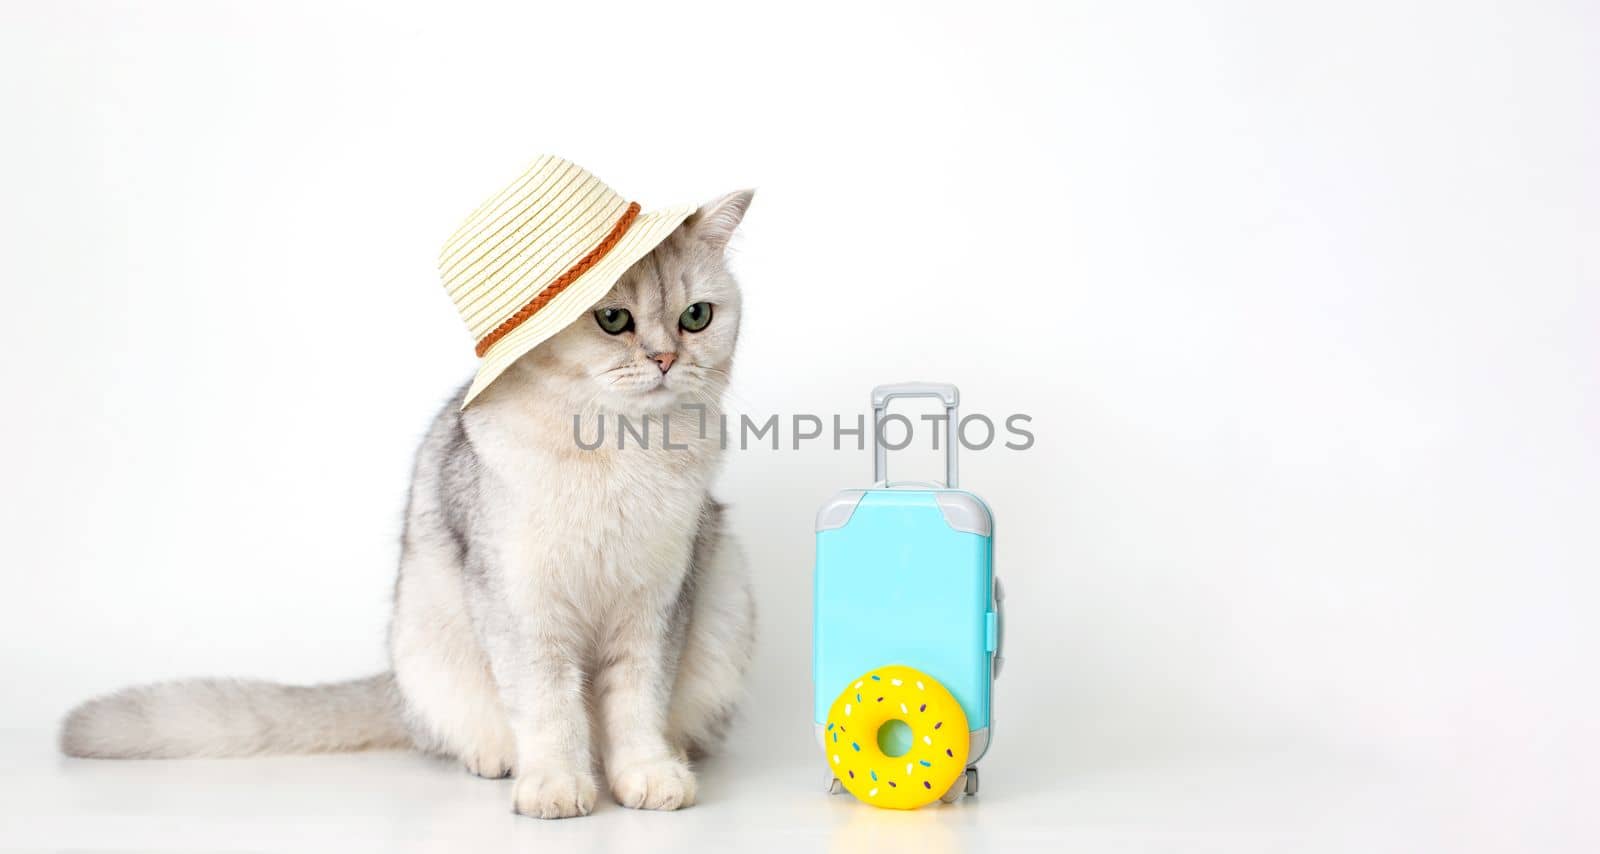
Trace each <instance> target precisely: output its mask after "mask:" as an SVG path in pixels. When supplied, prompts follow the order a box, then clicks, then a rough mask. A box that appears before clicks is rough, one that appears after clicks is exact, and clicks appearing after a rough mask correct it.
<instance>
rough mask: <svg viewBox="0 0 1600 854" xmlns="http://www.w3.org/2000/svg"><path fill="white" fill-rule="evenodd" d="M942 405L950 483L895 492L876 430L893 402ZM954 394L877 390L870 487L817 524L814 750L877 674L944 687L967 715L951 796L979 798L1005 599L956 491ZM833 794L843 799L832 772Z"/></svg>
mask: <svg viewBox="0 0 1600 854" xmlns="http://www.w3.org/2000/svg"><path fill="white" fill-rule="evenodd" d="M904 397H936V398H938V399H939V400H940V401H941V402H942V403H943V404H944V407H945V414H946V416H947V420H946V422H945V425H944V426H945V437H944V443H943V444H944V449H945V483H944V485H943V486H940V485H937V484H923V483H895V482H891V481H889V480H888V475H887V473H886V463H887V450H886V448H885V447H884V445H883V443H882V442H880V441H877V440H876V433H877V429H876V428H877V425H879V424H880V423H881V422H882V421H883V417H884V410H885V409H886V407H887V406H888V404H889V402H890V401H891V400H893V399H895V398H904ZM958 403H959V392H958V391H957V389H956V387H955V386H953V385H948V384H941V383H902V384H896V385H885V386H879V387H877V388H875V389H873V391H872V409H873V424H874V431H873V434H874V437H875V439H874V442H873V484H872V486H870V487H868V488H866V489H847V490H844V491H843V492H840V493H838V494H837V495H835V496H834V497H833V498H832V499H830V500H829V501H828V502H827V503H826V504H824V505H823V506H822V509H821V510H820V511H819V512H818V513H817V552H816V565H815V570H814V572H815V576H814V580H815V599H814V603H815V612H814V616H813V624H812V629H813V638H812V688H813V695H814V704H813V705H814V708H813V716H812V720H813V722H814V723H815V725H816V734H817V740H818V743H819V744H821V745H823V752H824V754H827V753H828V752H829V751H828V748H827V745H826V742H825V735H824V722H825V720H826V719H827V717H828V713H829V708H830V706H831V705H832V704H833V703H834V700H835V698H836V697H839V696H840V693H841V692H842V691H844V689H845V688H846V687H849V686H850V684H851V683H852V681H853V680H857V679H859V678H860V677H861V675H862V674H864V673H867V672H869V671H871V670H872V669H873V668H878V667H882V666H885V665H896V664H898V665H906V666H909V667H913V668H915V669H917V670H920V671H922V672H924V673H926V674H928V675H930V676H932V677H934V679H936V680H938V681H939V682H940V683H942V684H943V685H944V686H945V687H946V688H948V689H949V691H950V693H951V694H952V695H954V697H955V699H956V700H957V701H958V702H959V703H960V705H961V708H962V710H963V711H964V712H965V713H966V718H967V725H968V729H969V750H968V757H967V763H966V764H967V768H966V771H965V773H964V774H963V775H962V776H961V777H958V778H957V780H956V783H955V785H953V786H952V787H951V788H950V790H949V791H948V792H947V793H945V796H944V798H943V800H945V801H947V802H948V801H952V800H955V799H956V798H957V797H960V796H961V795H962V794H968V795H972V794H976V793H977V790H978V774H977V767H976V765H977V762H978V760H979V759H980V758H981V757H982V756H983V754H984V752H985V751H986V750H987V749H988V747H989V742H990V736H991V732H992V727H993V708H992V704H991V697H992V687H993V682H994V677H995V675H996V674H997V673H998V672H999V669H1000V663H1001V658H1000V646H1001V625H1000V623H1001V618H1000V602H1001V600H1002V598H1003V595H1002V593H1001V590H1000V586H999V583H998V581H997V580H996V579H995V577H994V570H993V558H994V520H993V517H992V515H991V514H990V512H989V508H988V506H987V505H985V504H984V503H983V501H982V499H980V498H978V496H976V495H974V494H972V493H971V492H968V491H966V490H963V489H958V488H957V487H956V474H957V469H956V453H957V448H958V443H957V440H958V436H959V432H958V431H959V427H958V425H959V421H958V419H957V404H958ZM828 781H829V791H832V792H838V791H840V789H841V786H840V783H839V780H838V779H837V778H836V777H835V776H834V774H833V769H832V768H831V767H830V769H829V774H828Z"/></svg>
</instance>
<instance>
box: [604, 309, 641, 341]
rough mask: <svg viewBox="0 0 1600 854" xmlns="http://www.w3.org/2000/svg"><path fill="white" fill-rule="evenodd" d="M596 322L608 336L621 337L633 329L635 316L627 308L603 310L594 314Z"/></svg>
mask: <svg viewBox="0 0 1600 854" xmlns="http://www.w3.org/2000/svg"><path fill="white" fill-rule="evenodd" d="M594 321H595V322H596V323H598V324H600V328H601V329H604V330H605V331H606V334H608V335H621V334H622V333H624V332H627V331H628V330H629V329H632V328H633V315H632V314H631V313H629V311H628V310H627V309H625V308H602V309H600V310H599V311H596V312H595V313H594Z"/></svg>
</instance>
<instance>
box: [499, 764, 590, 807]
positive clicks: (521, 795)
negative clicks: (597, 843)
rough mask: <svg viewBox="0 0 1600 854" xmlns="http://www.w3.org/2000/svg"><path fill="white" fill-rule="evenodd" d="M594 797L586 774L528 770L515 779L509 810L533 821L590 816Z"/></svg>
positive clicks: (538, 769) (557, 770)
mask: <svg viewBox="0 0 1600 854" xmlns="http://www.w3.org/2000/svg"><path fill="white" fill-rule="evenodd" d="M595 795H596V790H595V785H594V778H593V777H591V776H589V774H588V773H587V772H578V771H563V770H559V769H553V768H552V769H540V768H530V769H528V770H527V771H526V772H524V773H523V774H521V775H519V776H518V777H517V783H516V786H515V787H513V789H512V791H511V809H512V810H513V811H514V812H516V813H517V814H518V815H527V816H533V817H534V818H572V817H573V816H578V815H588V814H589V813H590V812H593V811H594V800H595Z"/></svg>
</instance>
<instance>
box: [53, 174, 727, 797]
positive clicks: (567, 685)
mask: <svg viewBox="0 0 1600 854" xmlns="http://www.w3.org/2000/svg"><path fill="white" fill-rule="evenodd" d="M750 198H751V194H750V193H749V192H739V193H732V194H729V195H728V196H725V197H723V198H721V199H718V200H717V201H715V202H712V203H710V204H708V205H706V206H705V207H703V208H702V209H701V210H700V212H699V213H697V214H696V215H695V216H693V217H691V218H690V219H689V220H688V221H687V222H685V223H684V225H683V226H681V227H680V228H679V229H678V230H677V231H676V232H674V233H673V235H672V236H671V237H669V238H668V240H667V241H666V242H664V243H663V244H662V245H661V246H660V247H658V248H657V249H656V250H655V251H653V252H652V253H650V254H649V255H648V256H646V257H645V258H644V259H642V260H640V261H639V262H638V263H637V264H635V265H634V266H633V267H632V268H630V269H629V271H628V272H627V274H626V275H624V277H623V278H622V279H621V281H619V282H618V283H617V285H616V287H615V288H613V289H612V291H611V292H610V294H608V295H607V296H606V298H605V299H604V300H602V301H601V302H600V303H599V304H598V305H597V306H596V309H597V310H603V309H606V308H619V309H626V310H627V311H629V312H630V313H631V315H632V317H633V321H634V325H633V327H632V328H631V329H629V330H628V331H626V332H623V333H621V334H617V335H611V334H607V333H606V332H605V331H604V330H603V329H601V328H600V326H599V324H598V323H597V322H596V320H595V319H594V318H593V317H591V316H585V317H583V318H581V319H579V320H578V321H577V322H576V323H574V324H572V325H571V326H569V327H568V328H566V329H565V330H563V331H562V332H561V333H559V334H558V335H556V336H555V337H553V338H552V339H550V340H549V341H547V342H545V343H544V344H541V345H540V346H539V347H538V348H536V349H535V350H534V351H533V352H531V353H529V354H528V355H527V356H525V357H523V358H522V359H521V360H520V361H518V362H517V364H516V365H514V366H513V367H512V368H511V369H510V370H508V371H507V372H506V373H505V374H504V375H502V376H501V377H500V378H499V379H498V380H496V381H495V383H494V384H493V385H491V386H490V387H489V388H488V389H487V390H486V391H485V392H484V394H483V395H482V396H480V397H479V398H478V399H477V400H476V401H474V403H473V404H472V406H471V407H469V408H468V409H467V410H466V411H465V412H461V413H458V412H457V406H458V404H459V401H460V397H461V395H460V393H459V392H458V393H457V395H456V397H455V398H454V399H452V400H451V401H450V402H448V403H447V404H446V405H445V406H444V408H443V409H442V410H441V411H440V414H439V416H438V418H437V419H436V420H435V422H434V424H433V426H432V428H431V429H430V431H429V433H428V436H427V438H426V439H425V440H424V441H423V444H422V447H421V449H420V450H419V451H418V454H417V462H416V468H415V472H414V475H413V482H412V489H411V499H410V502H409V506H408V509H407V515H406V530H405V536H404V541H403V552H402V558H401V564H400V575H399V581H398V583H397V585H396V590H395V607H394V619H393V622H392V627H391V631H390V654H391V662H392V667H393V669H392V672H391V673H385V674H381V675H378V676H375V677H370V678H367V679H363V680H356V681H353V682H347V683H339V684H335V685H324V686H310V687H292V686H278V685H269V684H266V683H258V682H244V681H227V680H196V681H187V682H174V683H166V684H162V685H154V686H146V687H139V688H132V689H127V690H124V691H122V692H120V693H117V694H114V695H111V696H109V697H105V698H100V699H96V700H92V701H90V702H88V703H85V704H83V705H82V706H79V707H78V708H77V709H75V710H73V711H72V713H71V714H69V715H68V717H67V719H66V721H65V723H64V725H63V729H62V737H61V745H62V749H63V750H64V751H65V752H66V753H68V754H71V755H74V756H95V757H120V758H135V757H164V756H235V755H250V754H259V753H269V752H306V751H327V750H357V749H363V748H370V747H398V746H411V745H415V746H417V747H419V748H421V749H423V750H428V751H432V752H437V753H442V754H446V755H449V756H454V757H457V758H459V759H460V761H461V762H462V763H463V764H464V765H465V766H466V767H467V769H468V770H470V771H472V772H473V773H475V774H478V775H481V776H484V777H502V776H506V775H515V776H516V778H517V780H516V785H515V787H514V795H513V800H514V808H515V809H516V811H517V812H519V813H523V814H525V815H532V816H539V817H542V818H559V817H565V816H574V815H584V814H587V813H588V812H589V811H590V810H591V809H593V807H594V802H595V798H596V792H597V785H596V780H595V775H594V770H595V768H596V767H602V766H603V769H604V773H605V778H606V780H607V782H609V784H610V790H611V792H612V794H613V795H614V796H615V798H616V799H617V801H618V802H619V803H621V804H623V805H625V806H630V807H639V808H646V809H677V808H679V807H682V806H687V805H689V804H691V803H693V802H694V799H695V779H694V774H693V772H692V770H691V768H690V764H689V763H690V759H691V758H692V757H693V756H695V755H698V754H699V753H701V752H703V751H705V750H707V749H709V748H711V747H713V746H714V745H715V744H716V743H717V742H718V741H719V739H720V738H721V736H722V735H723V733H724V731H725V729H726V726H727V724H728V721H729V719H730V716H731V714H732V711H733V708H734V705H735V702H736V700H737V699H738V696H739V693H740V683H741V677H742V675H743V672H744V670H745V668H746V667H747V665H748V663H749V656H750V652H751V646H752V642H753V631H754V626H753V622H754V608H753V602H752V599H751V595H750V590H749V585H748V579H747V575H746V569H745V566H744V562H743V559H742V557H741V555H740V553H739V548H738V545H737V543H736V542H735V541H734V540H733V538H732V537H731V536H730V535H728V534H727V533H726V532H725V531H724V530H723V523H722V515H723V514H722V508H721V507H720V506H719V505H717V504H716V503H715V502H714V501H713V500H712V499H711V498H710V495H709V487H710V484H711V481H712V478H713V476H714V474H715V473H716V470H717V466H718V461H719V459H720V448H719V441H718V439H717V437H716V434H715V432H714V431H712V432H711V433H710V435H707V436H703V437H702V436H700V435H699V427H700V423H701V422H700V416H699V415H698V413H697V412H695V411H693V410H686V409H684V408H683V406H682V405H683V404H685V403H695V404H703V405H705V406H707V407H708V408H709V420H710V422H711V423H713V424H714V423H715V416H716V413H717V406H718V403H719V401H720V400H721V396H722V393H723V391H724V389H725V387H726V384H727V379H728V371H729V369H730V368H731V365H732V359H733V352H734V345H735V343H736V341H737V339H738V329H739V316H740V297H739V290H738V286H737V284H736V283H735V281H734V279H733V277H732V276H731V275H730V274H729V273H728V271H727V269H726V267H725V266H724V258H723V256H724V250H725V248H726V245H727V242H728V240H729V238H730V237H731V235H732V233H733V230H734V228H736V227H737V225H738V224H739V221H740V219H741V218H742V217H743V215H744V211H745V209H746V207H747V206H748V205H749V203H750ZM699 302H706V303H710V304H712V306H713V317H712V322H711V324H710V325H709V326H707V327H706V328H705V329H704V330H702V331H698V332H688V331H685V330H683V329H682V328H680V326H679V323H678V320H679V317H680V315H681V313H682V312H683V311H684V309H685V308H687V307H688V306H689V305H691V304H694V303H699ZM663 354H673V355H674V356H675V361H671V363H670V368H669V369H668V370H665V371H664V370H662V368H661V364H662V363H663V362H664V361H667V360H666V359H664V358H663ZM618 415H623V416H627V417H629V418H631V419H632V420H633V421H634V422H635V423H636V424H637V423H642V420H643V418H645V417H648V418H650V419H651V422H650V431H651V434H652V435H651V439H652V441H651V446H650V447H649V448H648V449H643V448H639V447H637V446H636V445H635V444H634V443H632V442H631V441H630V443H629V445H628V447H627V448H626V449H622V450H618V448H617V442H616V436H615V435H614V432H615V430H614V428H615V423H616V422H615V418H616V416H618ZM575 416H578V417H581V418H583V419H584V420H583V425H584V435H585V437H586V438H592V435H593V431H594V429H595V423H596V417H597V416H605V417H606V420H607V428H608V429H609V430H611V432H609V433H608V434H607V437H606V442H605V444H604V445H602V446H601V447H600V448H598V449H596V450H589V451H586V450H582V449H580V447H579V446H578V443H577V441H576V438H575V435H574V421H573V420H574V417H575ZM668 418H670V419H672V421H673V423H672V427H671V436H672V441H673V443H674V445H678V444H683V445H687V447H686V448H682V449H667V448H664V447H662V443H661V441H660V439H661V425H662V422H663V419H668Z"/></svg>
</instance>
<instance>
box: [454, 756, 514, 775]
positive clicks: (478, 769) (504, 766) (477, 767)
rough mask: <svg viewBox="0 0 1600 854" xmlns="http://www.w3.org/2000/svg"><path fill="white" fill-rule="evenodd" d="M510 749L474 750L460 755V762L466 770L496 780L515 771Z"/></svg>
mask: <svg viewBox="0 0 1600 854" xmlns="http://www.w3.org/2000/svg"><path fill="white" fill-rule="evenodd" d="M513 756H515V752H514V751H511V750H474V751H470V752H468V753H463V754H462V755H461V764H463V765H465V766H467V770H468V771H470V772H472V773H473V774H476V775H478V776H479V777H483V778H484V779H486V780H498V779H500V778H502V777H510V776H512V775H513V774H516V773H517V764H516V760H515V759H514V758H512V757H513Z"/></svg>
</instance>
